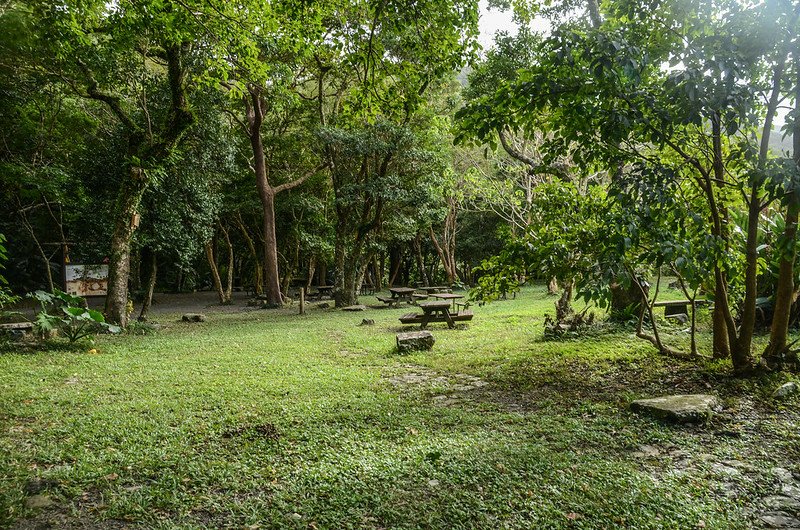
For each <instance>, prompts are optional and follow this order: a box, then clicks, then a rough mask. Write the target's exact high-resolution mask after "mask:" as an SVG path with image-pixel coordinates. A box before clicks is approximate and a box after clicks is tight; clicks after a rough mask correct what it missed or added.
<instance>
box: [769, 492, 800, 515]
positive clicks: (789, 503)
mask: <svg viewBox="0 0 800 530" xmlns="http://www.w3.org/2000/svg"><path fill="white" fill-rule="evenodd" d="M761 502H763V503H764V506H766V507H767V508H769V509H770V510H777V511H783V512H789V513H794V514H798V513H800V500H798V499H793V498H792V497H787V496H786V495H772V496H770V497H765V498H763V499H762V500H761Z"/></svg>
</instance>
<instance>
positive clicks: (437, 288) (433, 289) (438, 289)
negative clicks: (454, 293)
mask: <svg viewBox="0 0 800 530" xmlns="http://www.w3.org/2000/svg"><path fill="white" fill-rule="evenodd" d="M417 290H418V291H425V292H426V293H428V294H433V293H446V292H448V291H450V288H449V287H447V286H446V285H433V286H428V287H417Z"/></svg>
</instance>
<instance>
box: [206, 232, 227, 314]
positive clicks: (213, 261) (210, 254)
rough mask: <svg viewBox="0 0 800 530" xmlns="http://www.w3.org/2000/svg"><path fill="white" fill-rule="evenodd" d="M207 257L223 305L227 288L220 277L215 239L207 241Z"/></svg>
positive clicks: (215, 288) (225, 301) (215, 287)
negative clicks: (215, 251)
mask: <svg viewBox="0 0 800 530" xmlns="http://www.w3.org/2000/svg"><path fill="white" fill-rule="evenodd" d="M205 248H206V259H207V260H208V266H209V268H210V269H211V279H212V280H213V281H214V290H216V291H217V297H218V298H219V303H220V304H221V305H225V304H226V303H227V300H225V290H224V289H223V287H222V280H221V279H220V277H219V268H218V267H217V258H216V257H215V256H214V241H213V239H212V240H211V241H208V242H207V243H206V247H205Z"/></svg>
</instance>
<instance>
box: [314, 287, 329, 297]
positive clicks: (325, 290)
mask: <svg viewBox="0 0 800 530" xmlns="http://www.w3.org/2000/svg"><path fill="white" fill-rule="evenodd" d="M314 288H315V289H316V290H317V294H318V295H319V297H320V298H322V297H323V296H327V297H328V298H330V297H331V296H332V295H333V285H315V286H314Z"/></svg>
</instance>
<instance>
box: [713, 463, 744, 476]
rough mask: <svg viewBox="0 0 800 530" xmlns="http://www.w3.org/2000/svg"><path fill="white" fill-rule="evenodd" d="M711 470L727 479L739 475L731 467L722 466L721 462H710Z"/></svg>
mask: <svg viewBox="0 0 800 530" xmlns="http://www.w3.org/2000/svg"><path fill="white" fill-rule="evenodd" d="M711 470H712V471H713V472H714V473H717V474H718V475H725V476H728V477H736V476H739V475H741V473H740V472H739V470H738V469H736V468H735V467H733V466H729V465H726V464H723V463H722V462H712V463H711Z"/></svg>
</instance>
